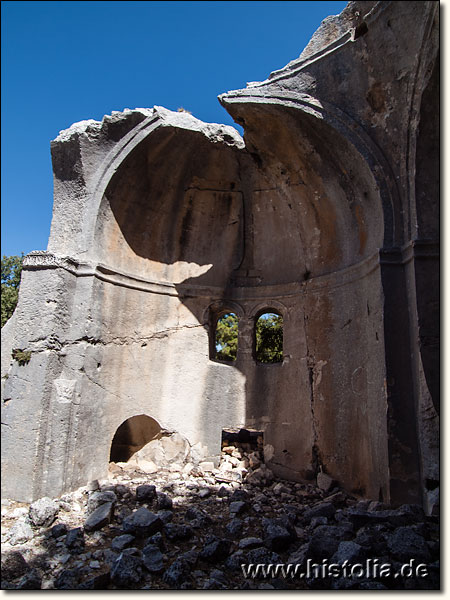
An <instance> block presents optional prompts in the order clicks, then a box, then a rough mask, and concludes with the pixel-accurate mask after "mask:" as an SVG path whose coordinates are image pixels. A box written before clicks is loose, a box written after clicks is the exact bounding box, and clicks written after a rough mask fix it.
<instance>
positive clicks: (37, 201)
mask: <svg viewBox="0 0 450 600" xmlns="http://www.w3.org/2000/svg"><path fill="white" fill-rule="evenodd" d="M345 5H346V2H320V1H313V2H309V1H301V2H294V1H291V2H268V1H265V2H255V1H250V2H238V1H227V2H205V1H201V2H167V1H166V2H145V1H144V2H143V1H138V2H130V1H128V2H118V1H114V2H80V1H78V2H54V1H51V2H39V1H32V2H21V1H5V2H2V4H1V8H2V254H6V255H13V254H20V253H21V252H24V253H25V254H26V253H28V252H30V251H31V250H45V249H46V247H47V242H48V236H49V233H50V222H51V214H52V203H53V197H52V195H53V183H52V168H51V161H50V140H52V139H54V138H55V137H56V136H57V135H58V133H59V131H60V130H62V129H66V128H67V127H69V126H70V125H71V124H72V123H75V122H76V121H81V120H83V119H96V120H101V119H102V117H103V115H105V114H110V113H111V111H113V110H123V109H124V108H136V107H152V106H154V105H155V104H156V105H162V106H165V107H167V108H169V109H172V110H176V109H177V108H178V107H180V106H183V107H184V108H186V109H187V110H189V111H190V112H192V114H193V115H194V116H196V117H198V118H199V119H202V120H203V121H209V122H216V123H226V124H230V125H232V124H233V121H232V119H231V117H229V116H228V114H227V112H226V111H225V110H224V109H223V108H222V107H221V106H220V104H219V103H218V101H217V96H218V94H220V93H223V92H226V91H228V90H232V89H238V88H242V87H245V85H246V82H247V81H260V80H263V79H266V77H267V76H268V75H269V73H270V72H271V71H273V70H275V69H278V68H281V67H283V66H284V65H285V64H286V63H288V62H289V61H290V60H292V59H294V58H296V57H298V56H299V54H300V53H301V51H302V50H303V48H304V47H305V46H306V44H307V43H308V41H309V39H310V38H311V36H312V34H313V33H314V31H315V30H316V29H317V28H318V27H319V25H320V23H321V21H322V20H323V19H324V18H325V17H327V16H328V15H331V14H338V13H339V12H341V10H342V9H343V8H344V7H345Z"/></svg>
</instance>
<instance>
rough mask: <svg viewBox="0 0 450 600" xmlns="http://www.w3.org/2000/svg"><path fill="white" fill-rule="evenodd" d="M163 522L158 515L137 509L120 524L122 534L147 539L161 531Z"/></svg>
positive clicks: (143, 509) (142, 508)
mask: <svg viewBox="0 0 450 600" xmlns="http://www.w3.org/2000/svg"><path fill="white" fill-rule="evenodd" d="M162 527H163V522H162V521H161V519H160V517H159V516H158V515H155V514H154V513H152V512H150V511H149V510H147V509H146V508H145V507H141V508H138V510H136V511H135V512H134V513H132V514H131V515H130V516H128V517H126V519H124V521H123V523H122V530H123V531H124V533H131V534H133V535H136V536H138V537H148V536H150V535H153V534H154V533H156V532H157V531H161V529H162Z"/></svg>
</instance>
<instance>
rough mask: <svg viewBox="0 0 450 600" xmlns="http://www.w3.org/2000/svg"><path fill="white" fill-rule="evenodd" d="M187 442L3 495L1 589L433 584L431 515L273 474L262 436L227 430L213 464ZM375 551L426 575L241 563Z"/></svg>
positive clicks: (337, 558) (372, 554)
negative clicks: (71, 480)
mask: <svg viewBox="0 0 450 600" xmlns="http://www.w3.org/2000/svg"><path fill="white" fill-rule="evenodd" d="M168 437H169V436H168ZM162 439H163V438H162ZM172 442H173V443H172ZM183 444H184V442H183V441H182V440H181V441H180V438H175V439H173V440H165V441H164V442H163V443H162V445H163V446H164V448H165V450H166V451H167V452H166V455H165V457H163V456H161V454H160V455H159V457H158V456H157V454H158V453H157V452H156V450H155V448H157V447H158V444H153V446H152V453H153V454H152V453H151V452H150V450H148V449H147V450H148V452H147V451H145V452H142V453H141V457H137V460H136V459H135V460H131V461H129V462H128V463H111V464H110V472H109V478H108V479H107V480H102V481H94V482H91V484H89V485H88V486H86V487H83V488H80V489H78V490H76V491H75V492H73V493H70V494H64V495H63V496H61V497H60V498H58V499H56V500H52V499H49V498H41V499H40V500H37V501H36V502H33V503H32V504H31V505H27V504H24V503H17V502H13V501H11V500H2V589H22V590H24V589H25V590H27V589H28V590H29V589H32V590H33V589H60V590H68V589H86V590H92V589H212V590H217V589H219V590H220V589H224V590H226V589H269V590H270V589H439V524H438V517H437V516H432V517H426V516H425V515H424V513H423V511H422V509H421V508H420V507H419V506H416V505H403V506H401V507H399V508H396V509H392V508H391V507H389V506H386V505H384V504H382V503H381V502H373V501H372V502H371V501H368V500H359V499H358V498H356V497H353V496H351V495H349V494H347V493H345V492H343V491H342V490H340V489H339V488H338V487H337V484H336V482H334V481H333V480H332V479H331V478H330V477H328V476H327V475H326V474H325V473H319V475H318V478H317V482H316V484H315V485H313V484H308V483H293V482H288V481H284V480H280V479H277V478H275V477H274V475H273V473H272V471H271V470H270V469H269V468H268V467H267V466H266V465H265V463H264V456H265V455H266V458H267V456H269V455H270V448H267V447H264V446H263V441H262V437H260V436H256V437H253V438H252V437H251V438H250V439H247V440H246V441H242V440H238V439H233V436H231V435H230V436H228V439H224V442H223V449H222V457H221V460H220V463H219V464H218V465H217V466H214V463H213V461H209V460H206V459H205V457H204V456H202V454H201V452H198V453H197V455H195V458H196V459H197V464H195V462H192V461H193V457H192V455H191V454H190V450H189V452H185V451H184V450H182V451H181V452H176V451H175V450H176V447H177V446H178V447H181V446H182V445H183ZM159 448H161V445H159ZM168 448H169V449H171V450H170V451H168V450H167V449H168ZM197 450H199V449H197ZM194 454H195V452H194ZM150 455H151V456H150ZM140 459H141V461H142V463H141V465H139V460H140ZM144 461H146V462H144ZM150 462H152V463H153V464H155V465H156V466H157V468H156V470H155V471H153V467H151V465H149V464H148V463H150ZM163 462H164V466H163V464H162V463H163ZM157 463H158V464H157ZM142 466H143V467H144V468H145V469H147V471H145V470H144V469H143V468H141V467H142ZM370 558H372V559H375V558H377V559H379V561H380V562H381V563H389V564H390V565H392V567H393V568H394V569H397V568H398V569H399V568H400V567H401V565H402V564H405V563H409V562H410V561H411V560H413V561H415V563H423V564H425V565H426V569H427V576H426V577H424V576H422V574H421V575H420V576H417V574H416V573H415V574H413V576H404V577H403V576H401V577H396V576H395V575H394V574H392V575H391V576H389V577H385V576H383V577H382V576H374V577H359V578H355V577H353V578H352V577H333V576H325V577H322V576H312V575H311V574H309V576H306V575H305V576H303V577H300V576H294V577H291V576H287V577H283V576H282V575H280V573H278V574H276V576H270V577H264V576H262V575H261V573H260V574H259V576H258V577H251V576H249V575H247V576H245V575H244V572H243V570H242V568H241V565H242V564H244V565H249V564H281V563H285V564H288V563H290V564H304V565H306V562H307V561H308V559H309V560H313V561H314V562H315V563H316V564H321V563H323V561H328V563H336V562H338V563H339V564H342V563H343V562H344V561H347V562H348V563H351V564H354V563H364V562H365V561H366V560H367V559H370Z"/></svg>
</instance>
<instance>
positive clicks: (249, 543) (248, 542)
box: [239, 537, 264, 550]
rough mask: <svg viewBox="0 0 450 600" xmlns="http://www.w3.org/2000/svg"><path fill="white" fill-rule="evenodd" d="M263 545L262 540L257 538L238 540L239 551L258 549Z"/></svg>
mask: <svg viewBox="0 0 450 600" xmlns="http://www.w3.org/2000/svg"><path fill="white" fill-rule="evenodd" d="M263 545H264V542H263V540H262V539H261V538H257V537H247V538H242V539H241V540H239V548H240V549H241V550H251V549H252V548H258V547H259V546H263Z"/></svg>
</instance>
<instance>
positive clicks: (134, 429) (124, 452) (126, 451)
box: [109, 415, 161, 462]
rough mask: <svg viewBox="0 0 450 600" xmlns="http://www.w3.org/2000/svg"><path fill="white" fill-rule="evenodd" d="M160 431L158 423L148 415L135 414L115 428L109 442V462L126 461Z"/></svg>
mask: <svg viewBox="0 0 450 600" xmlns="http://www.w3.org/2000/svg"><path fill="white" fill-rule="evenodd" d="M160 432H161V426H160V425H159V423H158V422H157V421H156V420H155V419H153V418H152V417H149V416H148V415H135V416H134V417H130V418H129V419H127V420H126V421H124V422H123V423H122V424H121V425H120V426H119V427H118V428H117V430H116V432H115V434H114V437H113V439H112V442H111V452H110V457H109V460H110V462H126V461H128V460H129V459H130V458H131V457H132V456H133V454H134V453H135V452H138V450H140V449H141V448H143V447H144V446H145V445H146V444H148V442H150V441H151V440H153V439H155V438H157V437H158V435H159V434H160Z"/></svg>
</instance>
